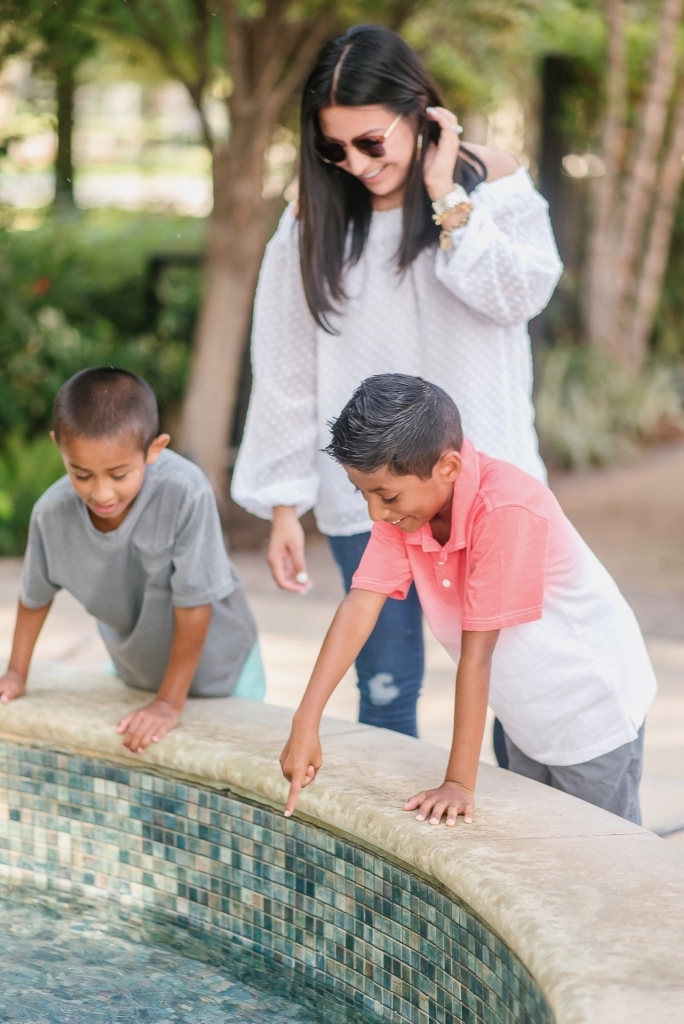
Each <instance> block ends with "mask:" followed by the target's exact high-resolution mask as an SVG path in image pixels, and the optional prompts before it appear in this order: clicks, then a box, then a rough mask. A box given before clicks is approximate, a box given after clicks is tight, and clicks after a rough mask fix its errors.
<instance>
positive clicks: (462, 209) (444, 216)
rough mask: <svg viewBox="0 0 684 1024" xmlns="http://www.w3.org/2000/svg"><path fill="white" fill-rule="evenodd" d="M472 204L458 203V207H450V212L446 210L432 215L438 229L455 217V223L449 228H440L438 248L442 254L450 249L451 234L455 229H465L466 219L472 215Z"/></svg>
mask: <svg viewBox="0 0 684 1024" xmlns="http://www.w3.org/2000/svg"><path fill="white" fill-rule="evenodd" d="M472 209H473V204H472V203H471V202H470V201H468V202H463V203H459V204H458V206H452V208H451V209H450V210H446V211H445V212H444V213H433V215H432V219H433V220H434V222H435V224H436V225H437V226H438V227H442V224H443V223H444V222H445V221H447V220H449V219H450V218H451V217H454V216H455V217H456V218H457V219H456V223H454V224H452V225H451V226H450V227H449V228H442V230H441V231H440V233H439V247H440V249H442V250H443V252H449V250H450V249H451V247H452V244H453V243H452V241H451V232H452V231H455V230H456V229H457V228H462V227H465V225H466V224H467V223H468V218H469V217H470V214H471V213H472Z"/></svg>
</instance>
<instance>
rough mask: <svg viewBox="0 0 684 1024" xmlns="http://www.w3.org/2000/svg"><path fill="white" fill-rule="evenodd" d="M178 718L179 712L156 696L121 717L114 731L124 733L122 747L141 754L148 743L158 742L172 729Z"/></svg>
mask: <svg viewBox="0 0 684 1024" xmlns="http://www.w3.org/2000/svg"><path fill="white" fill-rule="evenodd" d="M178 718H179V712H178V711H176V709H175V708H174V707H173V706H172V705H171V704H169V702H168V701H166V700H159V698H157V699H156V700H153V701H152V703H151V704H146V705H145V707H144V708H138V710H137V711H131V713H130V714H129V715H126V716H125V717H124V718H122V719H121V721H120V722H119V728H118V729H117V730H116V731H117V732H118V733H124V741H123V743H124V747H128V749H129V750H130V751H131V752H132V753H133V754H142V752H143V751H144V750H146V749H147V747H149V745H150V743H158V742H159V740H160V739H161V738H162V736H165V735H166V733H167V732H169V731H170V730H171V729H173V727H174V726H175V725H176V724H177V722H178Z"/></svg>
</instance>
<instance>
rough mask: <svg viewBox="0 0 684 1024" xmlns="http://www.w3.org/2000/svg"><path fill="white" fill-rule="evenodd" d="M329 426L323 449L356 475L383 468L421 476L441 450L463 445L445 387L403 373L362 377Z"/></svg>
mask: <svg viewBox="0 0 684 1024" xmlns="http://www.w3.org/2000/svg"><path fill="white" fill-rule="evenodd" d="M329 425H330V429H331V431H332V441H331V442H330V444H329V445H328V447H327V448H326V449H325V451H326V452H327V453H328V455H332V457H333V459H336V460H337V462H340V463H341V464H342V465H343V466H349V467H351V468H352V469H358V470H359V471H360V472H362V473H374V472H375V471H376V470H378V469H382V468H384V467H387V469H389V471H390V472H391V473H394V474H395V476H417V477H419V478H420V479H421V480H427V478H428V477H429V476H430V474H431V473H432V470H433V468H434V466H435V463H436V462H438V461H439V459H440V458H441V456H442V455H443V454H444V452H445V451H460V450H461V447H462V445H463V430H462V428H461V416H460V414H459V411H458V409H457V408H456V405H455V404H454V402H453V401H452V399H451V398H450V397H449V395H447V393H446V391H444V390H442V388H440V387H437V385H436V384H431V383H430V382H429V381H427V380H423V379H422V377H409V376H407V375H406V374H404V373H380V374H378V375H377V376H375V377H368V378H367V379H366V380H364V381H363V383H362V384H360V385H359V387H358V388H357V389H356V391H355V392H354V394H353V395H352V397H351V398H350V399H349V401H348V402H347V404H346V405H345V407H344V409H343V410H342V412H341V413H340V415H339V416H338V418H337V419H336V420H333V421H331V422H330V424H329Z"/></svg>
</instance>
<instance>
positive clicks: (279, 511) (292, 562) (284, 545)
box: [268, 505, 311, 594]
mask: <svg viewBox="0 0 684 1024" xmlns="http://www.w3.org/2000/svg"><path fill="white" fill-rule="evenodd" d="M268 564H269V565H270V567H271V572H272V573H273V579H274V580H275V581H276V583H277V584H278V586H279V587H280V589H281V590H290V591H292V593H293V594H305V593H306V592H307V590H309V588H310V587H311V581H310V580H309V574H308V573H307V571H306V561H305V558H304V530H303V529H302V524H301V523H300V522H299V520H298V519H297V516H296V515H295V510H294V508H292V506H291V505H278V506H277V507H276V508H274V509H273V526H272V527H271V537H270V540H269V542H268Z"/></svg>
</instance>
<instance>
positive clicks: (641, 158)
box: [611, 0, 683, 364]
mask: <svg viewBox="0 0 684 1024" xmlns="http://www.w3.org/2000/svg"><path fill="white" fill-rule="evenodd" d="M682 3H683V0H663V6H662V11H661V17H660V24H659V34H658V43H657V45H656V51H655V54H654V59H653V65H652V71H651V77H650V81H649V85H648V90H647V93H646V97H645V99H644V103H643V107H642V110H641V118H640V122H641V123H640V139H639V144H638V147H637V150H636V155H635V157H634V162H633V165H632V167H631V168H630V172H631V173H629V174H628V178H627V182H626V187H625V200H624V216H623V217H622V218H621V219H622V231H621V235H620V249H619V252H618V258H617V316H616V317H615V319H614V327H613V336H612V345H611V348H612V351H613V354H614V355H615V356H616V357H617V358H618V359H619V360H620V361H621V362H624V363H625V364H628V363H630V362H631V360H630V353H629V320H630V314H631V311H632V309H633V302H634V295H635V291H636V274H637V265H638V260H639V253H640V252H642V251H643V246H644V242H645V239H644V232H645V229H646V223H647V219H648V215H649V211H650V209H651V205H652V202H653V189H654V187H655V183H656V180H657V176H658V157H659V154H660V149H661V147H662V144H663V137H664V134H665V126H666V124H667V116H668V111H669V107H670V100H671V98H672V90H673V88H674V84H675V60H676V56H677V30H678V28H679V23H680V20H681V16H682Z"/></svg>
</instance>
